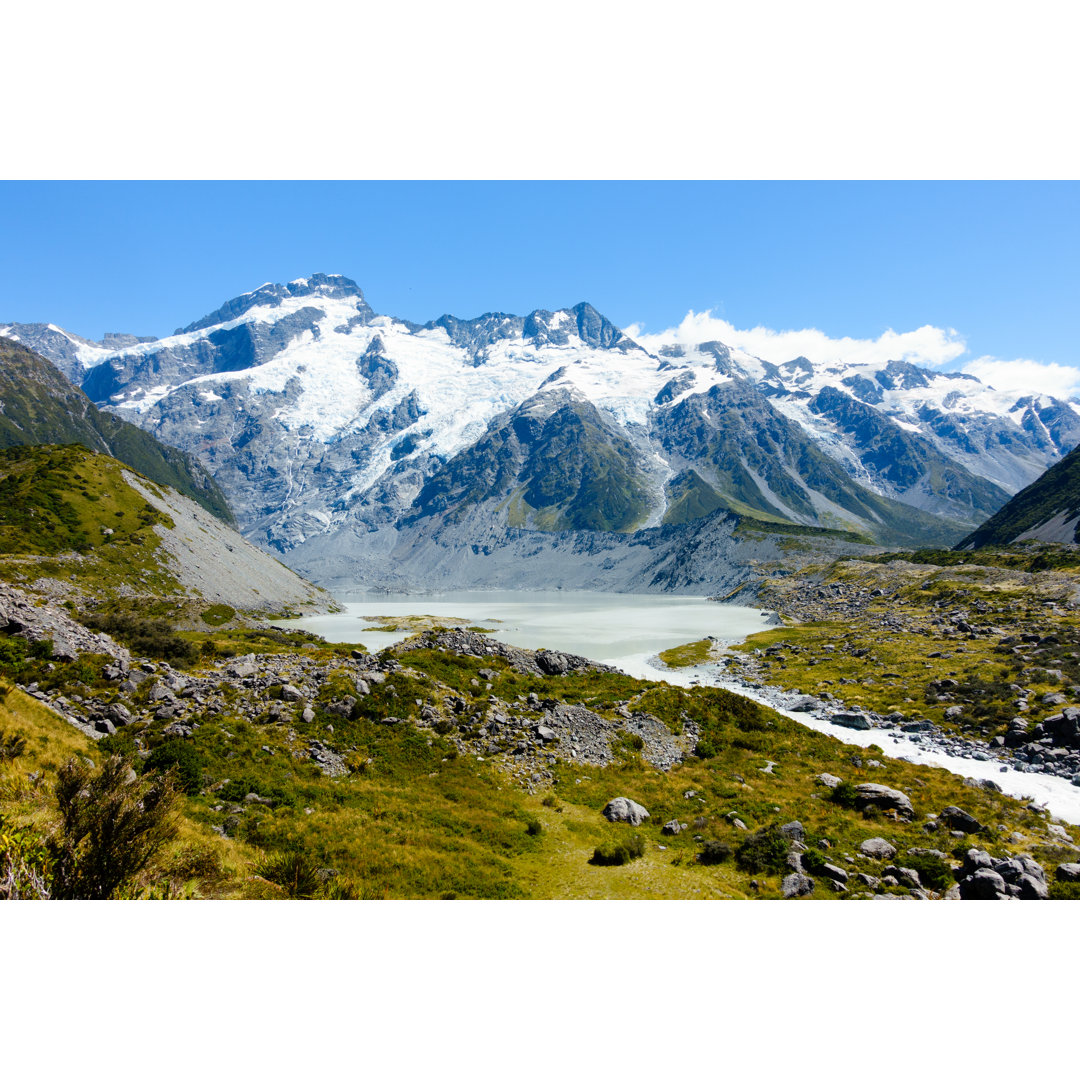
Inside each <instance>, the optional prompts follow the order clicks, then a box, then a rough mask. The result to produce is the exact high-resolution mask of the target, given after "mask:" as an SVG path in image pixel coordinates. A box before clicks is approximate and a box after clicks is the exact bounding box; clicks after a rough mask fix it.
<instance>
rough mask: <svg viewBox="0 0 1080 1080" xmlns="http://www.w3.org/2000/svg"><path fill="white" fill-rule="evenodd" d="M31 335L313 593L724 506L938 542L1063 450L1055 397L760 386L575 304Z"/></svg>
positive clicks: (333, 288)
mask: <svg viewBox="0 0 1080 1080" xmlns="http://www.w3.org/2000/svg"><path fill="white" fill-rule="evenodd" d="M5 333H6V334H7V335H8V336H12V335H15V336H25V335H26V328H25V327H24V326H22V325H21V324H9V325H8V327H7V328H3V327H0V334H5ZM39 340H40V342H41V348H43V349H44V350H46V352H47V354H48V355H49V356H50V357H53V356H54V353H55V358H56V362H57V363H58V364H61V365H62V366H65V365H66V366H65V370H71V371H72V372H73V375H74V377H75V378H77V380H78V381H79V383H80V385H81V386H82V387H83V389H84V390H85V391H86V392H87V394H88V395H89V396H90V397H91V398H92V399H93V400H95V401H96V402H98V403H99V404H100V405H101V406H102V408H106V409H109V410H111V411H112V412H113V413H115V414H116V415H119V416H123V417H125V418H126V419H129V420H131V421H132V422H133V423H136V424H138V425H139V426H140V427H142V428H144V429H145V430H147V431H150V432H152V433H153V434H154V435H155V436H156V437H157V438H159V439H160V440H161V441H163V442H165V443H167V444H170V445H174V446H178V447H181V448H183V449H184V450H186V451H187V452H189V453H190V454H192V455H193V456H195V457H197V458H198V459H199V460H200V461H202V462H203V463H204V464H205V465H206V467H207V469H208V470H209V472H210V473H211V474H212V475H213V476H214V478H215V480H216V481H217V482H218V483H219V484H220V485H221V488H222V489H223V490H224V491H225V492H226V493H227V495H228V497H229V501H230V503H231V505H232V507H233V509H234V511H235V512H236V514H237V518H238V520H239V522H240V526H241V529H242V531H243V532H244V534H245V535H246V536H248V537H249V538H251V539H252V540H254V541H255V542H257V543H259V544H261V545H264V546H267V547H270V548H272V549H274V550H275V551H277V552H279V553H280V555H281V557H282V558H283V559H285V560H287V561H289V562H290V563H291V564H292V565H294V566H298V567H305V568H307V569H308V570H309V571H310V572H315V568H316V567H324V566H327V565H330V564H331V563H332V561H333V559H334V558H335V557H336V556H344V555H346V554H347V555H349V557H350V558H352V557H354V556H355V557H356V559H357V560H358V563H357V565H363V566H365V567H367V568H368V572H369V573H370V574H372V575H373V576H377V575H378V574H379V573H383V574H384V575H386V576H391V575H393V574H395V573H397V572H398V571H399V570H400V562H401V559H403V558H404V559H406V561H407V562H408V563H409V564H410V565H412V566H419V565H421V564H422V562H423V558H422V551H421V550H420V549H418V548H417V546H416V545H418V544H419V545H421V546H422V545H424V544H427V545H430V544H434V543H440V544H450V543H451V538H453V540H452V543H453V544H454V545H457V546H458V547H459V548H460V549H461V551H462V552H465V551H466V550H470V551H471V550H473V549H476V550H479V549H482V548H485V547H486V548H488V549H491V548H492V547H493V545H497V544H498V543H501V542H503V541H504V540H505V538H506V537H507V536H509V534H510V533H511V532H513V533H515V534H516V533H517V532H519V531H520V532H524V533H526V534H533V535H536V536H538V537H540V536H548V537H551V538H552V543H554V542H555V540H554V538H555V537H557V536H560V535H562V534H564V533H580V532H599V533H605V532H611V533H619V534H626V535H637V534H639V533H640V534H641V535H642V537H643V538H644V537H646V536H649V537H653V536H655V535H656V534H655V533H654V532H652V531H651V530H656V529H657V528H659V527H661V526H671V525H685V524H689V523H692V522H695V521H704V520H706V519H707V518H709V516H710V515H713V514H715V513H717V512H720V511H726V512H729V513H734V514H736V515H739V516H740V517H741V518H743V519H745V518H752V519H757V520H759V521H761V522H763V523H766V524H770V523H771V524H774V525H776V526H782V525H784V526H797V527H800V528H810V529H814V528H818V529H822V528H824V529H832V530H839V531H841V532H852V533H856V534H859V535H861V536H863V537H866V538H868V539H870V540H873V541H876V542H879V543H885V544H912V543H914V544H920V545H927V544H952V543H955V542H956V541H957V540H958V539H959V538H961V537H962V536H964V535H966V534H967V533H969V532H970V531H971V529H972V527H973V526H975V525H978V524H979V523H980V522H981V521H983V520H985V518H986V517H987V516H988V515H990V514H992V513H993V512H994V511H996V510H997V509H998V508H999V507H1001V506H1002V505H1004V504H1005V502H1007V500H1008V498H1009V496H1010V495H1011V494H1012V493H1014V492H1015V491H1016V490H1018V489H1019V488H1020V487H1022V486H1023V485H1024V484H1025V483H1028V482H1030V481H1031V480H1033V479H1034V478H1035V477H1036V476H1038V475H1039V474H1040V473H1041V472H1042V471H1043V470H1044V469H1046V467H1047V466H1048V465H1051V464H1053V463H1054V462H1055V461H1057V460H1058V459H1059V458H1060V457H1061V455H1062V454H1064V453H1066V452H1068V451H1069V450H1070V449H1072V447H1073V446H1075V445H1076V444H1077V443H1080V407H1077V406H1076V405H1074V404H1072V403H1070V402H1063V401H1058V400H1056V399H1053V398H1049V397H1046V396H1031V395H1027V396H1017V395H1013V394H1007V393H1000V392H998V391H995V390H992V389H991V388H989V387H986V386H984V385H983V384H981V383H979V382H978V381H977V380H975V379H973V378H971V377H970V376H966V375H955V374H953V375H948V374H942V373H936V372H931V371H925V370H923V369H921V368H918V367H916V366H914V365H912V364H909V363H906V362H904V361H901V360H895V361H891V362H888V363H855V364H840V363H837V364H820V363H819V364H814V363H811V362H810V361H809V360H808V359H806V358H805V357H793V358H792V359H791V360H790V361H788V362H786V363H784V364H780V365H777V364H772V363H768V362H766V361H763V360H761V359H759V358H757V357H754V356H751V355H749V354H747V353H743V352H740V351H739V350H736V349H732V348H730V347H728V346H727V345H725V344H723V343H722V342H707V343H704V344H701V345H696V346H692V347H683V346H667V347H664V348H663V349H661V350H659V352H658V353H657V354H655V355H654V354H651V353H649V352H647V351H646V350H645V349H643V348H642V347H641V345H640V344H639V343H637V342H635V341H634V340H633V339H631V338H629V337H628V336H627V335H626V334H624V333H623V332H622V331H621V330H619V329H618V327H616V326H615V325H614V324H613V323H612V322H611V321H610V320H608V319H606V318H605V317H604V316H603V315H602V314H601V313H600V312H598V311H596V309H595V308H593V307H592V306H591V305H589V304H587V303H581V304H577V305H576V306H574V307H570V308H565V309H562V310H559V311H554V312H552V311H546V310H536V311H533V312H531V313H530V314H528V315H523V316H520V315H511V314H506V313H500V312H492V313H488V314H485V315H482V316H480V317H478V318H475V319H461V318H457V317H455V316H451V315H444V316H442V317H441V318H439V319H435V320H433V321H432V322H429V323H427V324H425V325H423V326H421V325H417V324H415V323H411V322H407V321H403V320H399V319H394V318H392V317H390V316H386V315H379V314H377V313H375V312H374V311H373V310H372V308H371V307H370V305H369V304H368V303H367V301H366V299H365V298H364V295H363V292H362V290H361V289H360V288H359V286H357V285H356V283H355V282H353V281H351V280H349V279H348V278H344V277H340V276H335V275H325V274H316V275H313V276H311V277H309V278H299V279H297V280H295V281H292V282H289V283H288V284H285V285H274V284H267V285H263V286H261V287H260V288H258V289H255V290H254V291H252V292H250V293H245V294H244V295H242V296H239V297H236V298H235V299H233V300H230V301H227V302H226V303H225V304H223V305H222V306H221V307H220V308H218V310H216V311H215V312H213V313H212V314H210V315H207V316H204V317H203V318H200V319H197V320H195V321H194V322H192V323H190V324H188V325H187V326H186V327H184V329H183V330H180V331H178V332H177V333H176V334H174V335H172V336H170V337H167V338H164V339H162V340H160V341H145V342H138V343H135V344H131V343H127V344H124V345H122V346H120V347H117V348H113V349H105V348H104V347H103V346H102V345H99V344H96V343H87V342H84V341H82V340H81V339H76V338H75V337H74V336H73V335H66V334H65V333H64V332H63V331H60V330H58V329H57V328H55V327H53V328H50V330H49V335H47V337H46V335H41V336H40V338H39ZM49 350H52V351H49ZM61 354H64V355H61ZM65 357H66V358H65ZM465 523H468V529H469V530H472V531H471V532H467V531H463V529H464V527H465ZM500 537H501V538H502V539H501V540H500V539H499V538H500ZM316 539H318V543H317V544H316V543H315V540H316ZM395 551H396V552H397V553H398V554H396V555H395V554H394V552H395ZM305 552H306V553H305ZM406 552H407V553H408V554H407V555H406V554H405V553H406ZM430 553H431V555H432V558H434V557H435V552H434V550H433V549H432V550H431V552H430ZM439 557H440V558H441V557H442V554H441V553H440V556H439ZM451 562H452V560H451ZM450 565H451V564H450V563H447V566H448V567H449V566H450ZM557 570H558V566H557V564H553V572H554V573H557ZM447 572H448V573H451V571H450V570H449V569H448V571H447ZM448 580H449V579H448ZM554 580H555V579H553V582H554Z"/></svg>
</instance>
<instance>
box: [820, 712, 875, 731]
mask: <svg viewBox="0 0 1080 1080" xmlns="http://www.w3.org/2000/svg"><path fill="white" fill-rule="evenodd" d="M829 722H830V723H832V724H837V725H839V726H840V727H846V728H852V729H854V730H856V731H867V730H869V729H870V728H872V727H873V726H874V725H873V724H872V723H871V722H870V717H869V716H867V715H866V714H865V713H857V712H841V713H833V714H832V716H830V717H829Z"/></svg>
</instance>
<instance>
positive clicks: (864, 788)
mask: <svg viewBox="0 0 1080 1080" xmlns="http://www.w3.org/2000/svg"><path fill="white" fill-rule="evenodd" d="M855 806H856V807H857V808H858V809H859V810H863V809H865V808H866V807H868V806H876V807H878V808H879V809H880V810H894V811H896V813H897V814H898V815H899V816H900V817H902V818H906V819H907V820H909V821H910V820H911V818H913V817H914V816H915V809H914V807H912V805H911V800H910V799H909V798H908V797H907V796H906V795H905V794H904V793H903V792H902V791H897V790H896V789H895V788H890V787H885V786H884V785H883V784H859V786H858V787H857V788H856V789H855Z"/></svg>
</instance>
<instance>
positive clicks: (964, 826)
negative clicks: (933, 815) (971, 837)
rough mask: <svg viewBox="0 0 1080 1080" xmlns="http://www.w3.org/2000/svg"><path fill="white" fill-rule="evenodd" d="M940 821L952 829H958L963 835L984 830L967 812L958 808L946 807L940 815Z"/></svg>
mask: <svg viewBox="0 0 1080 1080" xmlns="http://www.w3.org/2000/svg"><path fill="white" fill-rule="evenodd" d="M938 819H939V820H940V821H943V822H945V824H946V825H948V826H949V827H950V828H951V829H957V830H959V831H960V832H963V833H976V832H980V831H981V830H982V825H980V824H979V822H978V821H977V820H976V819H975V818H974V817H972V816H971V814H969V813H968V812H967V811H966V810H961V809H960V808H959V807H958V806H946V807H945V809H944V810H942V811H941V812H940V813H939V814H938Z"/></svg>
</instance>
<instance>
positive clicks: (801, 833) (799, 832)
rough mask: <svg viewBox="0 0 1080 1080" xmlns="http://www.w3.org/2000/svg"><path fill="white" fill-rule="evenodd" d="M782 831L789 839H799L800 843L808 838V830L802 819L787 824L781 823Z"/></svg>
mask: <svg viewBox="0 0 1080 1080" xmlns="http://www.w3.org/2000/svg"><path fill="white" fill-rule="evenodd" d="M780 832H781V834H782V835H783V836H786V837H787V838H788V839H789V840H798V841H799V843H802V842H803V841H804V840H805V839H806V830H805V829H804V828H803V827H802V822H801V821H789V822H788V823H787V824H786V825H781V826H780Z"/></svg>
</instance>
